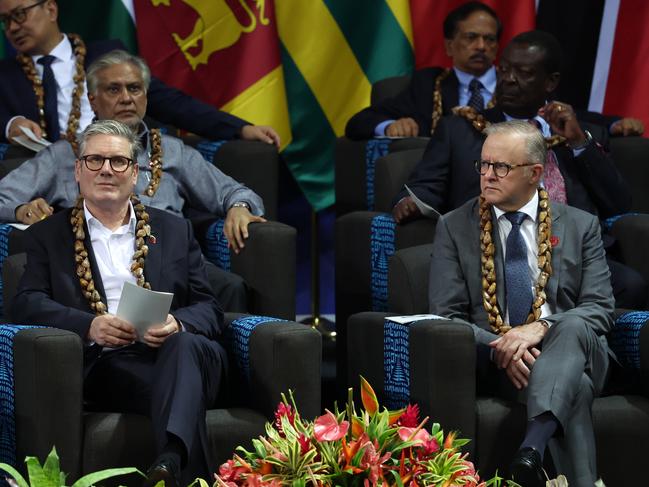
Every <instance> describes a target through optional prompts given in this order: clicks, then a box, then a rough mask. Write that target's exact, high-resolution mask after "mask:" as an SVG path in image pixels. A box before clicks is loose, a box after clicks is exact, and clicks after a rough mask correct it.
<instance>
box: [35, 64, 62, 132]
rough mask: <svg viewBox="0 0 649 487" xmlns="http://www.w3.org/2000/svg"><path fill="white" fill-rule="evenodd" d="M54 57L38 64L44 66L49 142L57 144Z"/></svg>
mask: <svg viewBox="0 0 649 487" xmlns="http://www.w3.org/2000/svg"><path fill="white" fill-rule="evenodd" d="M55 59H56V58H55V57H54V56H50V55H49V54H48V55H47V56H43V57H42V58H40V59H39V60H38V61H37V62H38V64H41V65H42V66H43V92H44V93H43V94H44V97H43V98H44V100H43V101H44V105H45V106H44V109H45V125H46V126H47V140H49V141H50V142H56V141H57V140H59V136H60V132H61V131H60V129H59V108H58V103H57V101H56V79H54V71H52V62H53V61H54V60H55Z"/></svg>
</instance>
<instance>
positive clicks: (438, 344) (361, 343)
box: [347, 312, 476, 438]
mask: <svg viewBox="0 0 649 487" xmlns="http://www.w3.org/2000/svg"><path fill="white" fill-rule="evenodd" d="M390 314H391V313H377V312H365V313H358V314H355V315H352V316H351V317H350V318H349V322H348V341H347V349H348V352H347V353H348V362H349V363H348V369H347V370H348V376H347V383H348V384H350V385H353V386H356V384H358V376H359V375H363V376H364V377H365V378H366V379H367V380H368V381H369V382H370V384H372V386H373V387H374V390H375V391H376V393H377V395H378V396H379V401H381V404H386V403H387V402H389V399H390V398H389V397H388V395H389V393H388V392H387V391H386V383H385V379H386V368H385V364H384V361H385V356H384V351H385V345H386V344H385V343H384V340H385V334H384V321H385V318H386V317H387V316H389V315H390ZM407 341H408V356H407V357H406V361H408V363H407V364H401V369H402V371H404V372H405V370H406V368H407V370H409V375H408V383H409V393H410V394H409V395H410V399H409V402H410V403H411V404H415V403H416V404H418V405H419V408H420V410H421V415H422V417H425V416H429V417H430V418H431V421H434V422H439V423H440V424H442V427H443V428H444V429H445V430H446V431H450V430H456V429H457V430H460V431H461V434H462V436H463V437H466V438H474V437H475V404H476V393H475V390H476V375H475V367H476V352H475V341H474V338H473V331H472V330H471V328H470V327H469V326H468V325H464V324H460V323H454V322H450V321H439V320H423V321H418V322H415V323H411V324H410V325H409V326H408V339H407ZM359 350H362V351H363V353H359Z"/></svg>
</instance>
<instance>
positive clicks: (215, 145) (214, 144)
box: [196, 140, 227, 164]
mask: <svg viewBox="0 0 649 487" xmlns="http://www.w3.org/2000/svg"><path fill="white" fill-rule="evenodd" d="M226 142H227V140H204V141H202V142H199V143H198V144H197V145H196V150H197V151H198V152H200V153H201V155H202V156H203V158H204V159H205V160H206V161H207V162H210V163H212V164H214V154H216V152H217V151H218V150H219V149H220V148H221V146H222V145H223V144H225V143H226Z"/></svg>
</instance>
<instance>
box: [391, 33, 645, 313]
mask: <svg viewBox="0 0 649 487" xmlns="http://www.w3.org/2000/svg"><path fill="white" fill-rule="evenodd" d="M560 65H561V47H560V45H559V43H558V41H557V40H556V39H555V38H554V37H552V36H551V35H550V34H548V33H545V32H541V31H531V32H526V33H523V34H519V35H518V36H516V37H514V38H513V39H512V41H511V42H510V43H509V44H508V45H507V47H506V48H505V50H504V51H503V54H502V57H501V60H500V63H499V66H498V83H497V86H496V100H497V102H496V106H495V107H494V108H492V109H489V110H487V111H485V113H484V114H483V115H481V114H476V113H475V112H472V111H470V110H468V109H465V108H464V109H460V110H459V111H458V115H452V116H449V117H444V118H443V119H442V120H441V122H440V124H439V126H438V128H437V130H436V131H435V134H434V135H433V137H432V138H431V140H430V142H429V143H428V146H427V147H426V151H425V152H424V156H423V158H422V160H421V161H420V162H419V163H418V164H417V166H416V167H415V169H414V171H413V172H412V173H411V175H410V177H409V181H408V182H407V185H408V187H409V188H410V189H411V190H412V191H413V192H414V194H415V195H416V196H417V197H418V198H420V199H421V200H422V201H424V202H425V203H427V204H428V205H430V206H432V207H433V208H435V209H437V210H438V211H440V212H441V213H446V212H448V211H450V210H453V209H455V208H458V207H459V206H461V205H462V204H464V203H465V202H466V201H468V200H469V199H471V198H474V197H475V196H476V195H478V194H479V193H480V174H479V172H480V171H481V170H482V169H481V167H480V166H478V168H477V169H478V171H476V168H475V167H474V161H476V160H478V159H480V151H481V149H482V144H483V143H484V140H485V136H484V134H483V130H484V128H485V127H486V126H488V125H489V124H491V123H497V122H503V121H505V120H511V119H520V120H525V121H527V122H529V123H530V124H533V125H535V126H536V127H537V128H538V129H539V130H540V131H541V133H542V134H543V135H544V136H545V138H546V143H547V145H548V147H549V148H550V150H549V151H548V161H547V164H546V165H545V168H544V174H543V185H544V186H545V187H546V188H547V190H548V192H549V194H550V199H551V200H552V201H557V202H560V203H567V204H569V205H571V206H574V207H577V208H580V209H582V210H585V211H587V212H589V213H592V214H594V215H596V216H598V217H599V218H601V219H604V218H608V217H611V216H614V215H619V214H622V213H625V212H627V211H628V210H629V207H630V204H631V200H630V195H629V191H628V190H627V185H626V183H625V182H624V180H623V178H622V176H621V174H620V173H619V172H618V170H617V168H616V167H615V164H614V162H613V160H612V159H611V158H610V157H609V155H608V154H607V152H606V151H605V150H604V148H605V147H606V146H607V141H608V138H607V134H606V130H605V129H604V128H603V127H601V126H598V125H589V124H581V123H580V122H578V120H577V118H576V115H575V112H574V110H573V109H572V107H571V106H570V105H567V104H566V103H562V102H558V101H553V102H548V101H547V100H548V99H549V98H550V96H551V94H552V92H553V91H554V90H555V88H556V87H557V85H558V83H559V78H560V72H559V70H560ZM497 170H498V171H501V172H502V173H504V172H505V169H504V166H503V167H499V168H498V169H497ZM392 214H393V216H394V218H395V220H396V221H397V222H399V223H403V222H407V221H409V220H412V219H414V218H418V217H420V215H421V214H420V213H419V210H418V209H417V207H416V205H415V204H414V202H413V201H412V198H410V197H409V196H408V193H407V192H406V190H405V189H404V190H403V191H401V192H400V193H399V194H398V195H397V196H396V198H395V206H394V208H393V210H392ZM605 237H606V239H607V240H605V244H608V245H607V247H610V245H611V244H612V243H613V239H612V238H611V237H609V236H605ZM608 261H609V265H610V266H611V274H612V284H613V290H614V292H615V297H616V300H617V306H618V307H625V308H630V309H644V308H645V306H646V296H647V292H646V283H645V282H644V279H643V278H642V276H640V274H639V273H637V272H635V271H634V270H632V269H630V268H628V267H626V266H624V265H622V264H620V263H619V262H616V261H615V260H614V259H611V258H610V256H609V259H608Z"/></svg>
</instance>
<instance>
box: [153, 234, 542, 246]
mask: <svg viewBox="0 0 649 487" xmlns="http://www.w3.org/2000/svg"><path fill="white" fill-rule="evenodd" d="M157 241H158V239H156V238H155V235H149V243H150V244H155V243H156V242H157ZM553 246H554V244H553Z"/></svg>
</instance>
